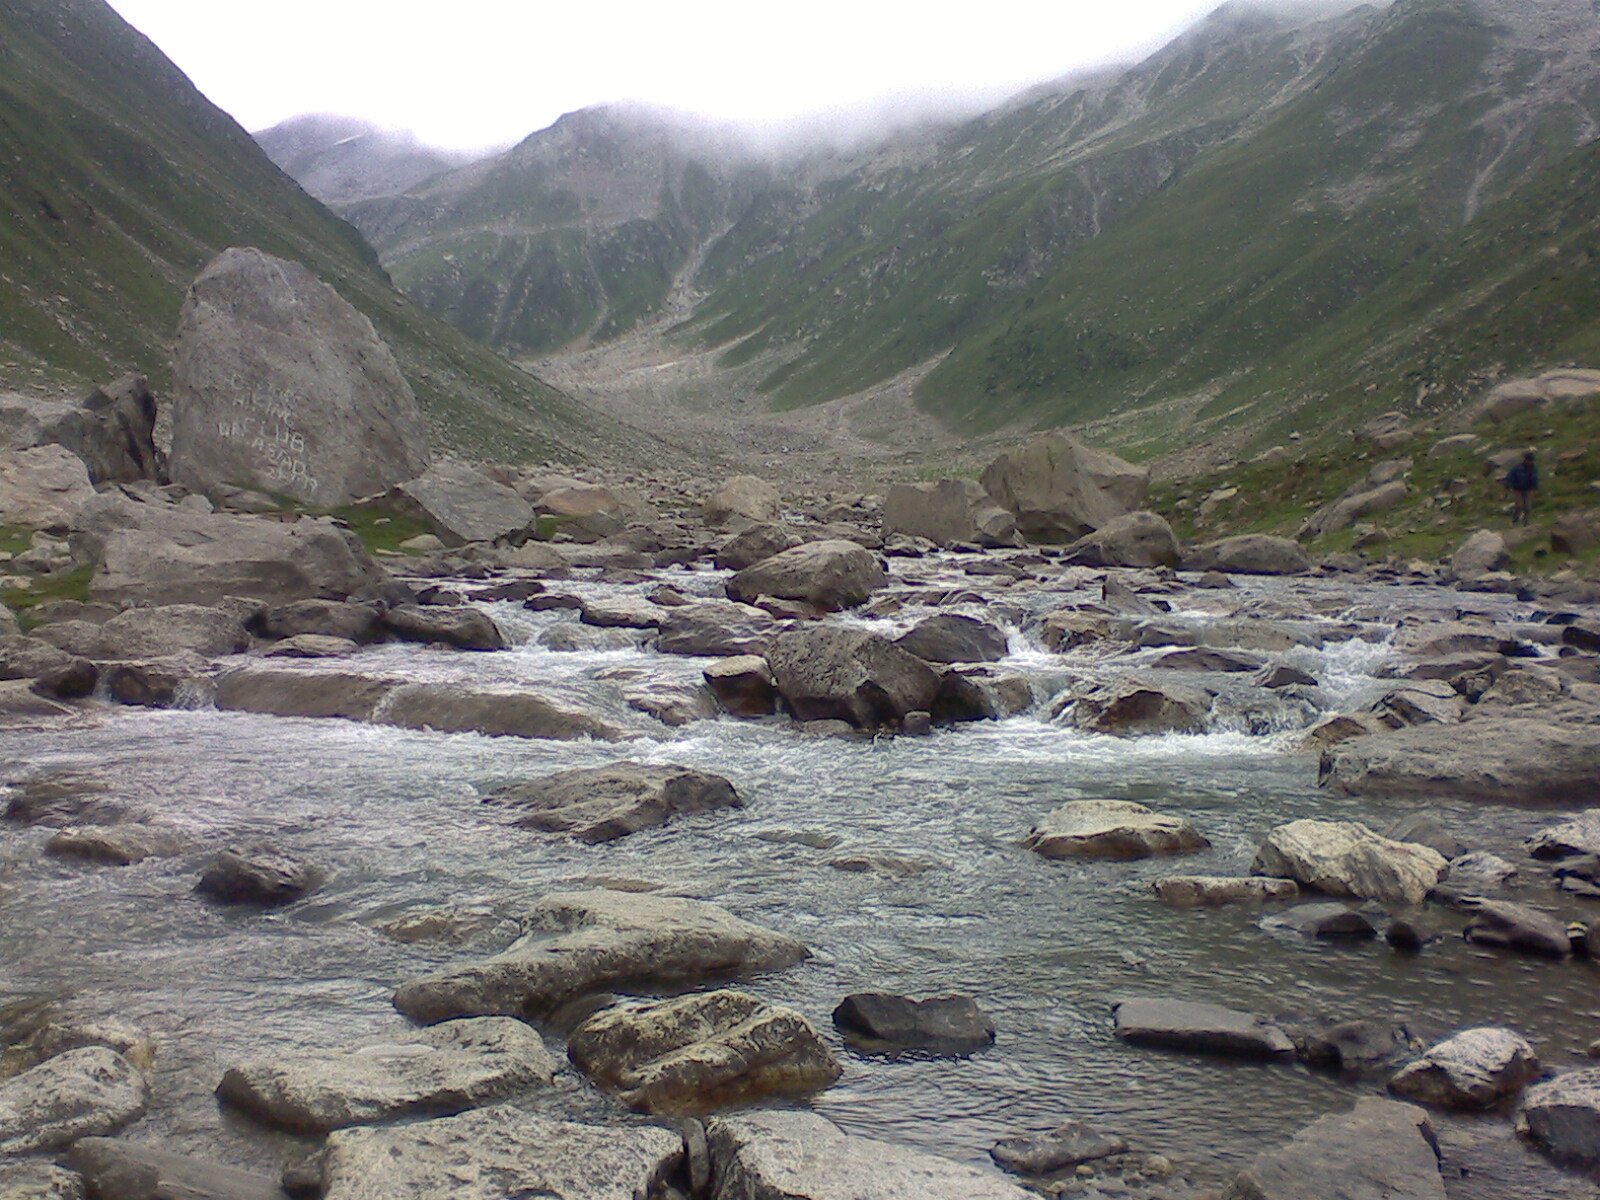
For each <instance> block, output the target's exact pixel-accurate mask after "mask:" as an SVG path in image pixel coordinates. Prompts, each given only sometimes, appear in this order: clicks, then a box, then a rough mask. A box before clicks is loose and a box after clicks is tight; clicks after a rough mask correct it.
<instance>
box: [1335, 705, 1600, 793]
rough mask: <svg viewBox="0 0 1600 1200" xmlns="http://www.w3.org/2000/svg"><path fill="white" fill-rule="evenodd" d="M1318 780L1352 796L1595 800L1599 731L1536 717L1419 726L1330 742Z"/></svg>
mask: <svg viewBox="0 0 1600 1200" xmlns="http://www.w3.org/2000/svg"><path fill="white" fill-rule="evenodd" d="M1320 779H1321V782H1322V785H1323V786H1324V787H1326V788H1328V789H1329V790H1330V791H1334V792H1339V793H1343V794H1344V795H1348V796H1436V795H1437V796H1450V797H1452V798H1455V799H1464V800H1488V801H1492V802H1494V803H1501V804H1540V803H1549V804H1562V805H1566V806H1569V807H1577V806H1581V805H1585V804H1597V803H1600V728H1597V727H1595V726H1593V725H1585V724H1581V723H1575V722H1563V721H1551V720H1541V719H1539V718H1536V717H1511V718H1504V719H1500V718H1496V719H1494V720H1492V721H1491V720H1488V719H1480V720H1475V721H1471V722H1469V723H1468V724H1467V725H1464V726H1462V725H1457V726H1448V725H1418V726H1413V727H1411V728H1409V729H1401V730H1398V731H1397V732H1394V733H1385V734H1378V735H1376V736H1372V737H1357V738H1352V739H1350V740H1349V741H1345V742H1340V743H1339V744H1338V745H1335V746H1330V747H1329V748H1328V749H1326V750H1324V751H1323V752H1322V761H1321V767H1320Z"/></svg>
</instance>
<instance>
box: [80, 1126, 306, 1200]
mask: <svg viewBox="0 0 1600 1200" xmlns="http://www.w3.org/2000/svg"><path fill="white" fill-rule="evenodd" d="M67 1161H68V1162H69V1163H71V1165H72V1167H73V1169H74V1170H76V1171H78V1172H79V1173H80V1174H81V1175H82V1176H83V1178H84V1180H85V1181H86V1182H87V1183H88V1185H89V1192H90V1195H92V1196H96V1197H111V1196H114V1197H116V1200H285V1196H284V1192H283V1189H282V1188H281V1187H280V1186H279V1185H278V1181H277V1180H276V1179H272V1178H270V1177H268V1176H266V1175H257V1174H255V1173H253V1172H250V1171H239V1170H235V1169H234V1168H232V1167H224V1166H219V1165H217V1164H215V1163H209V1162H205V1161H204V1160H202V1159H198V1158H190V1157H189V1156H188V1155H185V1154H174V1153H173V1152H172V1151H170V1150H164V1149H162V1148H161V1147H160V1146H153V1145H150V1144H149V1143H147V1142H135V1141H130V1140H127V1139H125V1138H102V1137H92V1138H84V1139H83V1140H82V1141H79V1142H77V1143H75V1144H74V1145H73V1147H72V1151H71V1153H70V1154H69V1155H68V1156H67Z"/></svg>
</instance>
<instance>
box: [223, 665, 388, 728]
mask: <svg viewBox="0 0 1600 1200" xmlns="http://www.w3.org/2000/svg"><path fill="white" fill-rule="evenodd" d="M398 686H399V685H397V684H396V683H394V682H393V681H392V680H388V679H376V678H374V677H372V676H370V675H352V674H346V673H343V672H334V671H289V670H264V669H261V668H257V667H241V668H238V669H235V670H229V671H224V672H222V673H221V674H220V675H218V677H217V684H216V692H215V695H214V702H215V703H216V706H217V708H218V709H220V710H221V711H223V712H250V713H261V714H263V715H265V716H273V717H318V718H326V717H339V718H342V719H344V720H347V721H370V720H373V719H374V717H375V715H376V713H377V711H378V708H379V706H380V705H381V704H382V703H383V702H384V701H385V700H387V699H388V698H389V696H390V695H391V694H392V693H393V692H394V691H395V690H396V689H397V688H398Z"/></svg>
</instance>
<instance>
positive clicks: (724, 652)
mask: <svg viewBox="0 0 1600 1200" xmlns="http://www.w3.org/2000/svg"><path fill="white" fill-rule="evenodd" d="M778 629H779V626H778V623H777V622H776V621H775V620H773V617H772V614H771V613H768V612H766V611H764V610H762V609H759V608H755V607H753V606H751V605H748V604H734V603H731V602H729V601H726V600H702V601H696V602H695V603H693V604H685V605H683V606H681V607H679V608H674V609H671V610H669V611H668V612H667V614H666V615H665V616H664V617H663V618H662V619H661V624H660V627H659V631H658V634H657V636H656V649H657V650H658V651H659V652H660V653H662V654H685V655H695V656H704V657H710V658H734V657H744V656H746V655H751V654H756V655H759V654H764V653H766V649H767V645H768V643H770V642H771V641H772V638H773V637H774V636H775V635H776V634H777V632H778Z"/></svg>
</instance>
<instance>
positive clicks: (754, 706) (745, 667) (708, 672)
mask: <svg viewBox="0 0 1600 1200" xmlns="http://www.w3.org/2000/svg"><path fill="white" fill-rule="evenodd" d="M704 674H705V680H706V686H707V687H709V688H710V689H711V694H712V695H713V696H715V697H716V698H717V703H718V704H719V705H721V707H722V710H723V711H724V712H726V713H729V714H730V715H732V716H735V717H770V716H771V715H772V714H773V713H775V712H777V711H778V689H777V686H776V684H775V683H774V681H773V678H772V668H771V667H769V666H768V665H767V660H766V659H764V658H762V657H760V656H759V655H755V654H736V655H733V656H732V657H729V658H724V659H721V660H720V661H718V662H714V663H712V664H711V665H710V666H709V667H707V668H706V669H705V672H704Z"/></svg>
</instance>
